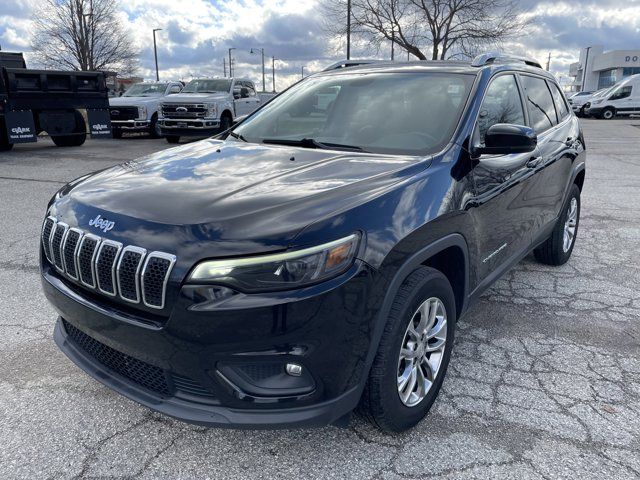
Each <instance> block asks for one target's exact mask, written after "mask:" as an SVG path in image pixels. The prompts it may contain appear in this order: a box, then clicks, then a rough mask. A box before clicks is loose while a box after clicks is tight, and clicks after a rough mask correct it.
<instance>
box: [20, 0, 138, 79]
mask: <svg viewBox="0 0 640 480" xmlns="http://www.w3.org/2000/svg"><path fill="white" fill-rule="evenodd" d="M116 7H117V1H114V0H62V1H61V0H44V1H43V6H42V7H41V8H40V9H38V11H37V12H36V14H35V16H34V19H33V22H34V30H35V33H34V35H33V38H32V42H31V48H32V50H33V52H34V54H35V57H36V59H37V60H39V61H40V62H41V63H42V64H43V65H44V66H45V67H48V68H62V69H72V70H115V71H118V72H120V73H124V74H131V73H133V72H134V71H135V69H136V59H137V56H138V52H137V51H136V49H135V48H134V47H133V45H132V41H131V37H130V35H129V32H127V31H126V30H125V29H124V28H123V27H122V25H121V23H120V22H119V21H118V18H117V15H116Z"/></svg>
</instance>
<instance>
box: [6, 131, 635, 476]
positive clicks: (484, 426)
mask: <svg viewBox="0 0 640 480" xmlns="http://www.w3.org/2000/svg"><path fill="white" fill-rule="evenodd" d="M583 125H584V129H585V136H586V141H587V146H588V150H589V153H588V167H587V168H588V170H587V176H586V182H585V186H584V190H583V195H582V201H583V203H582V218H581V223H580V228H579V232H578V238H577V243H576V246H575V249H574V251H573V257H572V258H571V260H570V261H569V263H568V264H566V265H564V266H562V267H559V268H554V267H547V266H543V265H540V264H537V263H536V262H535V260H534V259H533V258H532V257H529V258H527V259H525V260H524V261H523V262H521V263H520V264H519V265H517V267H516V268H514V269H513V270H512V271H511V272H509V273H508V274H506V275H505V276H504V277H503V278H502V279H501V280H500V281H499V282H498V283H497V284H496V285H495V286H494V287H493V288H491V290H490V291H488V292H487V293H486V294H485V295H484V296H483V298H482V299H481V301H480V302H479V303H478V304H477V305H476V306H475V307H473V309H472V310H470V311H469V312H468V313H467V314H466V316H465V317H464V318H463V319H462V320H461V321H460V322H459V324H458V332H457V339H456V345H455V350H454V353H453V356H452V359H451V366H450V368H449V373H448V376H447V378H446V380H445V383H444V387H443V390H442V392H441V394H440V397H439V399H438V400H437V402H436V404H435V406H434V408H433V409H432V411H431V412H430V414H429V415H428V417H427V418H426V419H425V420H424V421H423V422H422V423H421V424H420V425H418V426H417V427H416V428H414V429H413V430H411V431H409V432H407V433H404V434H401V435H385V434H382V433H380V432H378V431H377V430H375V429H374V428H373V427H371V426H370V425H369V424H367V423H366V421H364V420H363V419H361V418H359V417H357V416H355V417H354V418H353V420H352V421H351V424H350V425H349V427H348V428H336V427H326V428H321V429H311V430H291V431H236V430H219V429H206V428H202V427H195V426H191V425H186V424H183V423H181V422H178V421H176V420H173V419H170V418H168V417H165V416H162V415H160V414H156V413H152V412H151V411H149V410H148V409H146V408H144V407H141V406H139V405H137V404H135V403H134V402H132V401H129V400H127V399H126V398H124V397H122V396H120V395H118V394H115V393H113V392H112V391H110V390H109V389H107V388H106V387H103V386H102V385H101V384H99V383H98V382H96V381H94V380H92V379H91V378H89V377H88V376H87V375H85V374H84V373H83V372H82V371H81V370H80V369H78V368H77V367H76V366H74V365H73V364H72V363H71V362H70V361H69V360H68V359H67V358H66V357H65V356H64V355H63V354H62V353H61V352H59V351H58V349H57V347H56V346H55V344H54V342H53V340H52V332H53V325H54V321H55V318H56V314H55V312H54V310H53V308H52V307H51V306H50V305H49V304H48V303H47V302H46V300H45V298H44V296H43V294H42V292H41V288H40V279H39V273H38V260H37V258H38V253H37V252H38V237H39V233H40V227H41V222H42V219H43V215H44V211H45V207H46V203H47V201H48V199H49V198H50V197H51V195H53V194H54V193H55V191H56V190H57V189H58V188H60V187H61V186H62V185H63V184H64V183H66V182H67V181H69V180H72V179H74V178H76V177H79V176H81V175H83V174H84V173H87V172H91V171H94V170H98V169H102V168H105V167H108V166H111V165H113V164H116V163H121V162H123V161H127V160H131V159H134V158H138V157H140V156H143V155H147V154H151V153H153V152H155V151H158V150H161V149H164V148H168V147H169V145H168V144H167V143H166V142H165V141H164V140H151V139H145V138H125V139H122V140H102V141H99V140H98V141H91V140H89V141H87V143H86V144H85V145H84V146H83V147H80V148H56V147H54V146H53V144H52V143H51V142H50V141H48V140H43V141H41V142H39V143H37V144H31V145H20V146H17V147H16V148H15V149H14V150H13V151H12V152H2V153H0V305H2V308H1V309H0V478H3V479H13V478H16V479H24V478H29V479H35V478H95V477H100V478H132V477H136V478H138V477H141V478H159V477H162V478H190V479H191V478H199V479H204V478H211V479H226V478H233V479H258V478H260V479H280V478H281V479H292V478H305V479H306V478H317V479H333V478H358V479H365V478H378V479H387V480H391V479H416V478H456V479H461V478H463V479H466V478H483V479H484V478H504V479H507V478H508V479H514V478H518V479H538V478H554V479H555V478H572V479H573V478H594V479H595V478H598V479H602V478H607V479H625V480H626V479H631V478H640V293H638V285H639V284H640V260H639V259H638V255H639V254H640V208H639V207H638V205H640V119H635V120H612V121H603V120H585V121H584V122H583Z"/></svg>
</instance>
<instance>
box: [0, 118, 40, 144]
mask: <svg viewBox="0 0 640 480" xmlns="http://www.w3.org/2000/svg"><path fill="white" fill-rule="evenodd" d="M4 119H5V126H6V129H7V138H8V140H9V143H28V142H35V141H36V126H35V124H34V123H33V114H32V113H31V110H20V111H11V110H9V111H7V112H5V114H4Z"/></svg>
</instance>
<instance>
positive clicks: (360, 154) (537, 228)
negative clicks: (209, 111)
mask: <svg viewBox="0 0 640 480" xmlns="http://www.w3.org/2000/svg"><path fill="white" fill-rule="evenodd" d="M584 162H585V143H584V139H583V136H582V132H581V129H580V126H579V124H578V120H577V119H576V117H575V116H574V115H573V114H572V112H571V109H570V108H569V107H568V104H567V101H566V99H565V97H564V95H563V94H562V92H561V90H560V88H559V87H558V84H557V83H556V80H555V79H554V78H553V76H551V75H550V74H549V73H547V72H545V71H544V70H543V69H542V68H540V66H539V65H537V64H535V62H531V61H529V60H526V59H519V58H515V57H504V56H499V55H490V54H486V55H483V56H480V57H478V58H476V59H475V60H474V61H473V62H472V63H471V64H462V63H451V62H413V63H406V64H402V63H391V64H382V63H376V64H368V65H359V66H350V67H346V68H340V69H336V70H331V71H327V72H322V73H320V74H316V75H313V76H311V77H308V78H306V79H305V80H304V81H301V82H299V83H297V84H296V85H294V86H293V87H291V88H290V89H288V90H287V91H285V92H284V93H282V94H280V95H279V96H278V97H276V98H275V99H273V100H272V101H271V102H270V103H268V104H267V105H265V106H264V107H263V108H261V109H259V110H257V111H256V112H255V113H253V114H252V115H250V116H249V117H248V118H247V119H246V120H245V121H243V122H241V123H240V124H239V125H236V126H235V127H233V128H232V129H231V130H230V131H228V132H225V133H223V134H222V135H221V136H220V137H219V138H216V139H207V140H203V141H200V142H197V143H191V144H187V145H183V146H180V147H178V148H174V149H170V150H166V151H164V152H161V153H157V154H155V155H151V156H149V157H146V158H143V159H140V160H136V161H129V162H126V163H123V164H122V165H119V166H116V167H113V168H110V169H107V170H104V171H101V172H98V173H94V174H92V175H89V176H86V177H82V178H80V179H78V180H76V181H74V182H72V183H70V184H68V185H67V186H65V187H64V188H62V189H61V190H60V191H59V192H58V193H57V194H56V195H55V197H54V198H53V199H52V200H51V202H50V204H49V206H48V210H47V214H46V219H45V221H44V224H43V228H42V248H41V263H42V280H43V282H42V283H43V286H44V291H45V293H46V295H47V297H48V299H49V300H50V301H51V303H53V305H54V306H55V307H56V309H57V311H58V312H59V314H60V317H59V319H58V322H57V324H56V328H55V334H54V335H55V341H56V342H57V344H58V345H59V347H60V348H61V349H62V350H63V351H64V353H65V354H66V355H67V356H68V357H69V358H70V359H71V360H72V361H73V362H75V363H76V364H77V365H78V366H79V367H80V368H82V369H83V370H85V371H86V372H87V373H88V374H89V375H91V376H93V377H94V378H96V379H97V380H99V381H100V382H102V383H104V384H105V385H107V386H109V387H110V388H112V389H114V390H116V391H118V392H120V393H122V394H123V395H125V396H127V397H129V398H131V399H133V400H135V401H137V402H140V403H142V404H144V405H146V406H148V407H150V408H152V409H154V410H157V411H160V412H163V413H166V414H168V415H171V416H174V417H177V418H179V419H181V420H185V421H188V422H194V423H198V424H204V425H217V426H235V427H240V426H242V427H252V428H255V427H275V426H280V427H294V426H310V425H322V424H329V423H334V424H340V423H344V422H345V421H346V420H347V419H348V418H349V415H350V412H351V411H352V410H353V409H354V408H355V407H356V406H358V405H360V407H361V409H362V410H363V411H364V412H366V414H367V415H368V416H369V417H370V418H371V419H372V421H373V422H375V424H377V425H378V426H379V427H380V428H382V429H384V430H389V431H401V430H404V429H407V428H409V427H411V426H413V425H415V424H416V423H417V422H419V421H420V420H421V419H422V418H423V417H424V416H425V414H426V413H427V411H428V410H429V408H430V407H431V405H432V404H433V402H434V400H435V398H436V396H437V394H438V391H439V390H440V387H441V385H442V381H443V378H444V376H445V373H446V370H447V365H448V363H449V358H450V356H451V350H452V348H453V344H454V332H455V326H456V320H457V319H459V318H460V317H461V316H462V315H463V314H464V313H465V311H466V310H467V309H468V308H469V306H470V305H471V304H472V303H473V301H474V300H476V299H477V298H478V297H479V296H480V294H481V293H482V292H483V291H484V290H485V289H486V288H487V287H489V286H490V285H491V284H492V283H493V282H494V281H495V280H496V279H498V278H499V277H500V275H502V274H503V273H504V272H505V271H507V270H508V269H509V268H510V267H512V266H513V265H514V264H515V263H516V262H518V261H519V260H520V259H522V258H523V257H524V256H525V255H527V254H528V253H529V252H531V251H533V252H534V253H535V256H536V258H537V259H538V260H539V261H541V262H543V263H547V264H552V265H560V264H562V263H564V262H566V261H567V260H568V259H569V257H570V255H571V251H572V249H573V245H574V242H575V238H576V233H577V229H578V219H579V214H580V191H581V189H582V185H583V182H584V174H585V163H584Z"/></svg>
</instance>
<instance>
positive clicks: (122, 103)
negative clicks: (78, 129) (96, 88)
mask: <svg viewBox="0 0 640 480" xmlns="http://www.w3.org/2000/svg"><path fill="white" fill-rule="evenodd" d="M181 90H182V84H181V83H180V82H144V83H137V84H135V85H132V86H131V87H130V88H129V89H128V90H127V91H126V92H124V93H123V94H122V96H121V97H113V98H110V99H109V105H110V113H111V125H112V128H113V136H114V138H121V137H122V134H123V133H124V132H147V133H148V134H149V135H151V137H153V138H159V137H160V136H161V135H162V132H161V131H160V126H159V125H158V111H159V109H160V102H161V101H163V100H164V99H165V98H167V96H168V95H172V94H175V93H180V91H181Z"/></svg>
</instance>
